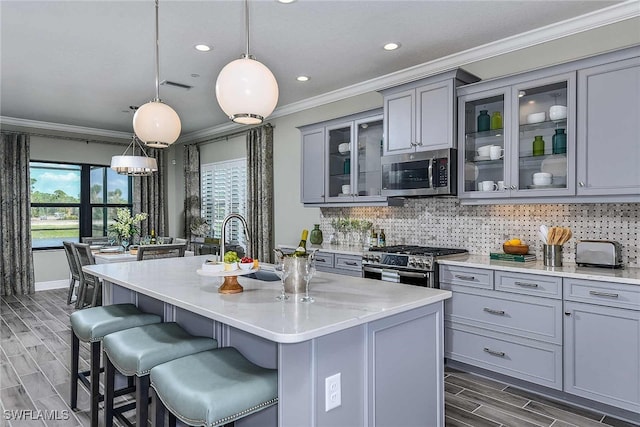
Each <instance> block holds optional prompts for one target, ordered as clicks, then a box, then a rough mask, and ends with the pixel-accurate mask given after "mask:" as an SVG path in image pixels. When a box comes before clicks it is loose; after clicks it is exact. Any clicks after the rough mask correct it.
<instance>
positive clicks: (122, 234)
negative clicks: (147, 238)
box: [109, 208, 147, 241]
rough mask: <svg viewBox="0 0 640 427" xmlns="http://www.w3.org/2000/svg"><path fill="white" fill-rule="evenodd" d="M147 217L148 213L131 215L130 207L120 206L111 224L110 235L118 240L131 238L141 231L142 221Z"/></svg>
mask: <svg viewBox="0 0 640 427" xmlns="http://www.w3.org/2000/svg"><path fill="white" fill-rule="evenodd" d="M145 219H147V214H146V213H139V214H136V215H135V216H131V211H129V209H128V208H118V209H117V210H116V217H115V218H114V222H113V224H111V225H110V226H109V236H110V237H114V238H116V239H118V241H122V240H129V239H131V238H132V237H133V236H135V235H136V234H138V233H140V228H139V226H140V222H141V221H144V220H145Z"/></svg>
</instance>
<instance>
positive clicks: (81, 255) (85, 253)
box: [73, 243, 102, 308]
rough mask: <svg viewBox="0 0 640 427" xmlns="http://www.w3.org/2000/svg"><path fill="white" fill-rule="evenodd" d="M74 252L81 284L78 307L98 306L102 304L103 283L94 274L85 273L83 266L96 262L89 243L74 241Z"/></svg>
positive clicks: (77, 300) (77, 301)
mask: <svg viewBox="0 0 640 427" xmlns="http://www.w3.org/2000/svg"><path fill="white" fill-rule="evenodd" d="M73 253H74V256H75V258H76V262H77V264H78V270H79V276H80V285H79V286H78V298H77V299H76V308H85V307H97V306H99V305H102V283H101V282H100V279H98V278H97V277H96V276H94V275H93V274H89V273H85V272H84V271H82V267H84V266H85V265H94V264H95V263H96V261H95V259H94V258H93V253H92V252H91V245H89V243H74V244H73Z"/></svg>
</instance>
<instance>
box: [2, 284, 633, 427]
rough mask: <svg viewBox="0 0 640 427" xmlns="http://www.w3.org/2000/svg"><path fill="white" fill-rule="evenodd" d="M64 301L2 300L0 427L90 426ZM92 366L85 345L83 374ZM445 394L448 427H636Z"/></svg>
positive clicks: (496, 390) (486, 384)
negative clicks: (74, 385)
mask: <svg viewBox="0 0 640 427" xmlns="http://www.w3.org/2000/svg"><path fill="white" fill-rule="evenodd" d="M66 298H67V296H66V290H64V289H55V290H50V291H40V292H36V293H35V294H33V295H28V296H19V297H13V296H9V297H1V298H0V348H1V351H0V404H1V406H2V410H3V412H2V414H1V415H0V427H18V426H20V427H21V426H45V425H46V426H56V427H57V426H89V424H90V423H89V420H90V416H89V412H88V408H89V394H88V393H87V391H86V389H84V388H83V387H82V386H80V387H79V391H78V398H79V399H78V400H79V401H78V407H79V409H80V410H79V411H77V412H74V411H71V410H69V407H68V406H67V402H68V395H69V377H70V374H69V359H70V347H69V342H70V339H69V338H70V336H69V334H70V333H71V330H70V328H69V314H71V313H72V312H73V311H74V309H73V308H72V306H68V305H67V304H66ZM88 359H89V352H88V346H87V345H86V344H82V345H81V347H80V365H81V368H84V369H88V367H89V364H88ZM445 392H446V393H445V405H446V408H445V413H446V426H447V427H469V426H471V427H485V426H486V427H489V426H492V427H493V426H495V427H500V426H509V427H534V426H547V427H548V426H551V427H568V426H574V427H589V426H595V427H603V426H606V425H610V426H616V427H631V426H634V425H633V424H629V423H625V422H623V421H620V420H615V419H612V418H610V417H605V416H604V415H603V414H599V413H595V412H590V411H586V410H584V409H580V408H574V407H570V406H567V405H565V404H562V403H556V402H553V401H550V400H547V399H545V398H542V397H539V396H536V395H533V394H529V393H526V392H523V391H521V390H518V389H514V388H512V387H509V386H507V385H506V384H503V383H499V382H496V381H492V380H487V379H484V378H481V377H478V376H475V375H472V374H468V373H464V372H458V371H449V370H448V371H447V372H446V373H445ZM133 415H134V414H133V413H132V417H133ZM20 417H21V418H22V419H18V418H20ZM100 423H101V425H102V417H100ZM116 425H119V424H118V422H117V420H116ZM300 427H305V426H300ZM335 427H342V426H335ZM398 427H402V426H398ZM424 427H432V426H424Z"/></svg>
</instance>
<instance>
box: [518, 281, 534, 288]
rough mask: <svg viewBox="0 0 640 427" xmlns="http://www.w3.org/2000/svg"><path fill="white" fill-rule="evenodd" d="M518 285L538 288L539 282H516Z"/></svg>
mask: <svg viewBox="0 0 640 427" xmlns="http://www.w3.org/2000/svg"><path fill="white" fill-rule="evenodd" d="M515 284H516V285H518V286H522V287H524V288H537V287H538V284H537V283H526V282H515Z"/></svg>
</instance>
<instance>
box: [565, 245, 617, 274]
mask: <svg viewBox="0 0 640 427" xmlns="http://www.w3.org/2000/svg"><path fill="white" fill-rule="evenodd" d="M576 264H578V265H580V266H585V267H607V268H622V248H621V246H620V244H619V243H617V242H612V241H609V240H581V241H579V242H578V243H577V244H576Z"/></svg>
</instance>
